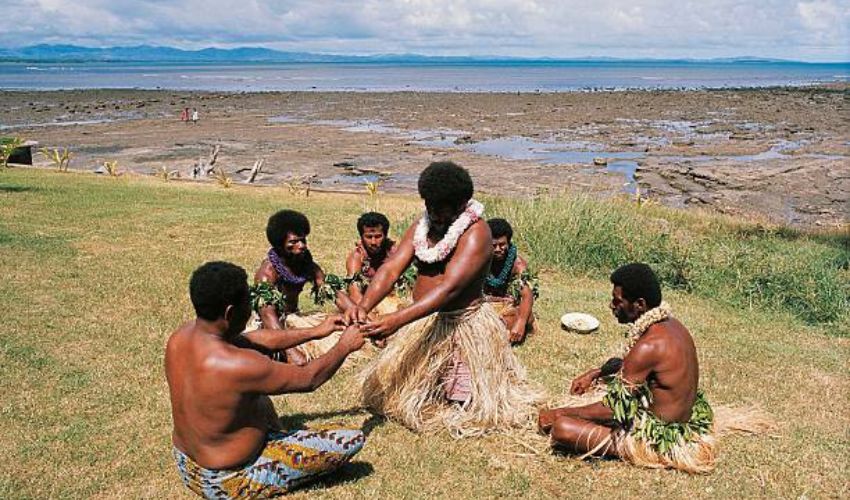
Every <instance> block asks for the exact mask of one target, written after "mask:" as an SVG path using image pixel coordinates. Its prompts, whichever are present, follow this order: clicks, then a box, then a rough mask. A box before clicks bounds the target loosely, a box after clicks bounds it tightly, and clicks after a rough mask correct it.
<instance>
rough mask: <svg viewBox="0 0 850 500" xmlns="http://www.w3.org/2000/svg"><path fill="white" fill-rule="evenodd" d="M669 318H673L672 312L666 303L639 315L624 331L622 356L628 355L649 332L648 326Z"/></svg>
mask: <svg viewBox="0 0 850 500" xmlns="http://www.w3.org/2000/svg"><path fill="white" fill-rule="evenodd" d="M671 316H673V310H672V309H671V308H670V304H668V303H667V302H661V304H659V305H658V307H654V308H652V309H650V310H649V311H646V312H645V313H643V314H641V316H640V318H638V319H637V320H636V321H635V322H634V323H631V324H630V325H629V329H628V330H626V333H625V336H626V346H625V348H624V349H623V354H624V355H625V354H628V352H629V351H631V350H632V347H634V346H635V344H637V341H638V340H640V338H641V336H642V335H643V334H644V333H646V331H647V330H649V327H650V326H652V325H654V324H655V323H659V322H661V321H664V320H666V319H669V318H670V317H671Z"/></svg>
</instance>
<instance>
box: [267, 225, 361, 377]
mask: <svg viewBox="0 0 850 500" xmlns="http://www.w3.org/2000/svg"><path fill="white" fill-rule="evenodd" d="M309 235H310V221H309V220H308V219H307V217H306V216H305V215H304V214H302V213H300V212H296V211H295V210H280V211H279V212H277V213H275V214H274V215H272V216H271V217H270V218H269V221H268V224H267V225H266V238H267V239H268V241H269V244H271V248H269V251H268V252H267V254H266V257H265V258H264V259H263V262H262V263H261V264H260V268H259V269H257V272H256V273H255V274H254V282H255V284H254V287H252V290H251V293H252V305H253V306H254V308H255V310H256V313H257V315H258V318H257V319H258V320H259V324H255V326H262V327H263V328H268V329H282V328H284V327H289V328H308V327H313V326H316V325H318V324H319V323H321V322H322V321H323V320H324V319H325V316H324V315H323V314H321V313H320V314H314V315H311V316H303V315H300V314H298V299H299V297H300V295H301V291H302V290H303V289H304V285H306V284H307V282H310V283H312V286H313V299H314V301H316V302H317V303H322V302H324V301H325V300H329V299H330V300H335V301H336V304H337V306H338V307H339V308H340V310H345V309H346V308H347V307H348V306H350V305H352V304H353V303H352V302H351V300H350V299H349V298H348V296H347V295H346V294H345V291H344V288H345V285H344V283H343V281H342V279H341V278H339V277H337V276H334V275H328V276H326V275H325V273H324V271H322V268H321V267H320V266H319V264H317V263H316V262H315V261H314V260H313V255H312V254H311V253H310V249H309V248H308V247H307V236H309ZM335 341H336V338H335V337H333V336H332V337H329V338H327V339H322V340H319V341H314V342H309V343H306V344H304V345H302V346H300V347H298V348H296V347H293V348H290V349H287V350H286V352H285V359H286V360H288V361H290V362H292V363H296V364H304V363H306V362H307V361H309V360H310V359H313V358H316V357H318V356H320V355H321V354H322V353H324V352H325V351H326V350H327V349H329V348H330V347H332V346H333V343H334V342H335Z"/></svg>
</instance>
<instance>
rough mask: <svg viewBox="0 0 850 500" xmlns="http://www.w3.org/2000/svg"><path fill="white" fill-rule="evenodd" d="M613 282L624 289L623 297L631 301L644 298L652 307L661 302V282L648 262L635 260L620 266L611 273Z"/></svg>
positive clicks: (648, 305) (649, 306)
mask: <svg viewBox="0 0 850 500" xmlns="http://www.w3.org/2000/svg"><path fill="white" fill-rule="evenodd" d="M611 283H613V284H614V286H619V287H620V288H622V289H623V297H624V298H625V299H626V300H628V301H629V302H634V301H636V300H637V299H643V300H645V301H646V306H647V307H648V308H650V309H651V308H653V307H658V305H659V304H661V284H659V283H658V278H657V277H656V276H655V273H654V272H653V271H652V268H650V267H649V266H648V265H646V264H641V263H639V262H634V263H631V264H626V265H624V266H620V267H618V268H617V269H616V270H615V271H614V272H613V273H611Z"/></svg>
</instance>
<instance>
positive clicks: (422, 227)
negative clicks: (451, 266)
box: [413, 200, 484, 264]
mask: <svg viewBox="0 0 850 500" xmlns="http://www.w3.org/2000/svg"><path fill="white" fill-rule="evenodd" d="M482 215H484V205H482V204H481V203H479V202H477V201H475V200H469V202H467V204H466V209H464V211H463V213H462V214H460V216H458V218H457V220H455V221H454V222H453V223H452V225H451V226H449V230H448V231H446V235H445V236H444V237H443V239H442V240H440V241H438V242H437V244H436V245H434V246H433V247H428V230H429V229H430V228H431V220H430V219H429V218H428V212H427V211H426V212H425V213H424V214H422V218H421V219H419V224H418V225H417V226H416V231H414V233H413V248H414V250H415V253H416V257H417V258H418V259H419V260H421V261H422V262H425V263H428V264H433V263H435V262H440V261H442V260H445V258H446V257H448V256H449V254H450V253H452V251H453V250H454V249H455V247H456V246H457V241H458V240H459V239H460V237H461V235H463V233H464V232H465V231H466V230H467V229H469V226H471V225H472V224H474V223H475V222H476V221H478V220H479V219H480V218H481V216H482Z"/></svg>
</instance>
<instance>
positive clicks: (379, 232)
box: [345, 226, 387, 304]
mask: <svg viewBox="0 0 850 500" xmlns="http://www.w3.org/2000/svg"><path fill="white" fill-rule="evenodd" d="M386 239H387V235H386V234H385V233H384V228H383V227H382V226H373V227H372V226H365V227H364V228H363V234H362V235H360V244H361V245H362V246H363V248H364V249H366V252H367V253H368V254H369V255H378V253H379V252H380V251H381V248H382V247H383V245H384V240H386ZM362 268H363V254H362V253H361V252H358V251H357V250H352V251H351V252H350V253H349V254H348V257H347V258H346V259H345V272H346V273H347V274H348V276H353V275H354V273H356V272H358V271H360V270H361V269H362ZM348 297H349V298H350V299H351V301H352V302H353V303H354V304H357V303H358V302H360V299H362V298H363V293H362V292H361V291H360V286H359V285H358V284H357V283H352V284H351V285H349V287H348Z"/></svg>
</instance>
